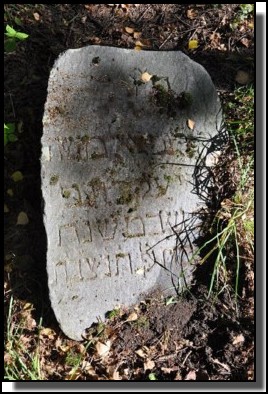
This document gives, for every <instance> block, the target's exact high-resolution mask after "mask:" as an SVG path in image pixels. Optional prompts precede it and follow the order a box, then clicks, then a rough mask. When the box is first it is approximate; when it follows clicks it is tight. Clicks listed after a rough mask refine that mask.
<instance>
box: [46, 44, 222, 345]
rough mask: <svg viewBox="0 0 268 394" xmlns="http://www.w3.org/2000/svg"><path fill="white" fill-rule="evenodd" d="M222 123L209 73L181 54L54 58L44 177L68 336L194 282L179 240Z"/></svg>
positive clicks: (57, 304) (52, 277)
mask: <svg viewBox="0 0 268 394" xmlns="http://www.w3.org/2000/svg"><path fill="white" fill-rule="evenodd" d="M220 122H221V114H220V104H219V100H218V97H217V93H216V90H215V88H214V86H213V83H212V81H211V78H210V77H209V75H208V74H207V72H206V71H205V69H204V68H203V67H202V66H200V65H199V64H197V63H195V62H193V61H192V60H190V58H189V57H187V56H186V55H184V54H183V53H182V52H179V51H171V52H160V51H158V52H153V51H152V52H151V51H150V52H149V51H134V50H129V49H120V48H110V47H99V46H89V47H86V48H81V49H75V50H68V51H67V52H65V53H64V54H63V55H61V56H60V57H59V58H58V60H57V61H56V62H55V65H54V67H53V69H52V71H51V74H50V79H49V84H48V97H47V102H46V105H45V113H44V118H43V125H44V133H43V137H42V158H41V172H42V191H43V197H44V202H45V211H44V222H45V227H46V232H47V271H48V280H49V289H50V298H51V303H52V307H53V309H54V312H55V315H56V317H57V319H58V321H59V323H60V325H61V328H62V330H63V331H64V332H65V334H66V335H67V336H69V337H70V338H73V339H75V340H81V339H82V335H83V332H84V331H85V329H86V328H87V327H90V325H91V324H92V323H93V322H96V321H97V319H98V317H101V318H104V315H105V313H106V312H107V311H109V310H112V309H114V308H115V307H116V306H119V305H127V306H129V305H131V304H134V303H136V302H138V301H139V300H140V299H141V298H142V297H144V296H145V295H146V294H147V293H148V292H151V291H153V290H157V291H159V292H162V293H163V294H164V295H167V296H168V295H170V294H174V292H175V291H177V290H179V291H180V290H181V289H182V288H183V286H185V284H189V285H190V283H191V280H192V273H193V269H194V265H193V264H190V263H189V262H188V261H187V260H188V258H186V255H187V253H185V254H184V255H183V254H182V253H181V248H180V245H179V244H178V237H177V235H176V234H178V231H179V228H180V223H181V222H183V220H184V218H185V217H187V215H188V216H189V215H192V214H193V213H194V212H196V211H197V210H198V209H199V208H200V206H201V200H200V197H199V196H198V193H196V192H195V191H194V186H193V177H194V170H195V163H196V160H197V157H198V155H200V152H201V148H202V146H203V141H205V140H209V139H210V138H212V137H213V136H215V135H216V134H217V133H218V129H219V125H220ZM195 236H196V234H194V232H193V233H191V234H190V235H189V236H188V237H187V241H188V243H189V245H185V249H186V251H187V250H188V252H189V254H190V252H191V253H192V250H191V247H192V245H191V244H192V241H193V239H194V237H195ZM187 248H188V249H187Z"/></svg>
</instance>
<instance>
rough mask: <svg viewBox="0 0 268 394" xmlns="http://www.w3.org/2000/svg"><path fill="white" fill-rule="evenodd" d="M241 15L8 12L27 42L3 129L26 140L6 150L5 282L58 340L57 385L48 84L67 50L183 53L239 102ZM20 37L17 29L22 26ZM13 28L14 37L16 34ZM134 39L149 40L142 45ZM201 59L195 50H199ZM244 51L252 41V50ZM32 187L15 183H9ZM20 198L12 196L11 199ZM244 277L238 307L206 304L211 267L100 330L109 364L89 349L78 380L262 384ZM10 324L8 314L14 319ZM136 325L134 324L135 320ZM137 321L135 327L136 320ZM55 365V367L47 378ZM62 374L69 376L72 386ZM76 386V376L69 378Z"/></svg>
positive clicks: (246, 62)
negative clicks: (47, 183)
mask: <svg viewBox="0 0 268 394" xmlns="http://www.w3.org/2000/svg"><path fill="white" fill-rule="evenodd" d="M238 11H239V5H238V4H222V5H221V7H216V5H211V4H206V5H204V4H203V5H196V4H188V5H185V4H182V5H176V4H159V5H156V4H152V5H150V4H140V5H124V4H121V5H116V6H113V7H112V6H109V5H104V4H88V5H84V4H53V5H46V4H36V5H31V4H21V5H19V4H17V5H16V4H6V5H5V22H7V23H10V24H12V23H11V21H14V18H15V17H16V18H19V20H20V22H21V26H16V28H17V30H18V31H23V32H26V33H27V34H29V38H28V39H27V40H25V41H23V42H19V43H18V45H17V49H16V51H15V52H13V53H9V54H5V86H4V87H5V122H6V123H7V122H15V123H16V124H17V125H19V127H18V129H19V130H18V131H19V132H18V136H19V139H18V141H17V142H16V143H10V144H8V145H7V146H6V149H5V203H6V204H7V206H8V209H9V212H8V213H6V214H5V275H6V280H7V281H8V283H10V288H11V289H12V292H13V295H14V297H15V298H17V299H19V300H22V301H23V302H28V303H32V304H33V306H34V311H33V316H34V318H35V320H36V321H39V319H40V316H42V317H43V326H45V327H49V328H51V329H53V330H54V332H55V333H56V336H55V337H53V338H52V339H51V341H48V340H47V342H46V345H45V346H46V348H47V349H50V351H47V352H46V356H45V364H46V366H44V371H46V375H45V378H46V379H48V380H61V379H66V373H67V372H66V371H67V369H66V366H64V365H63V364H64V362H63V360H65V358H64V354H63V350H60V349H59V346H58V347H57V346H56V343H57V340H59V338H60V340H61V341H63V342H64V343H66V344H68V346H70V347H71V346H73V347H74V349H76V347H79V345H78V344H77V343H76V344H75V343H74V341H70V340H68V339H66V338H64V335H63V334H62V333H61V330H60V328H59V327H58V323H57V321H56V319H55V317H54V314H53V311H52V309H51V307H50V302H49V296H48V288H47V274H46V234H45V229H44V226H43V217H42V215H43V211H42V204H43V203H42V195H41V180H40V162H39V160H40V152H41V146H40V139H41V135H42V116H43V109H44V104H45V100H46V95H47V90H46V89H47V83H48V77H49V72H50V70H51V68H52V66H53V63H54V61H55V59H56V58H57V57H58V55H59V54H60V53H61V52H63V51H65V50H66V49H69V48H79V47H82V46H85V45H91V44H97V45H111V46H116V47H124V48H134V47H135V45H138V44H137V43H136V41H138V40H139V41H141V42H142V43H143V44H144V47H142V50H182V51H183V52H185V53H186V54H187V55H189V56H190V57H191V58H192V59H194V60H195V61H197V62H199V63H201V64H202V65H203V66H204V67H205V68H206V69H207V71H208V72H209V74H210V75H211V77H212V80H213V82H214V84H215V86H216V88H217V90H218V92H219V94H220V95H221V96H222V97H228V95H231V94H232V92H233V89H234V86H235V76H236V73H237V71H238V70H244V71H246V72H247V73H249V75H250V76H251V77H252V75H253V56H254V42H253V32H252V29H250V27H249V21H247V20H245V21H243V23H241V29H235V30H232V29H230V23H231V22H232V21H234V19H235V17H236V16H237V13H238ZM13 26H14V23H13ZM14 27H15V26H14ZM126 27H129V28H133V29H134V30H135V32H138V33H141V34H140V38H139V39H135V38H134V37H133V33H132V34H130V33H128V32H127V31H126ZM194 38H198V41H199V47H198V48H197V49H196V50H194V51H190V50H188V42H189V40H190V39H194ZM245 38H246V39H247V41H245V40H243V39H245ZM17 170H19V171H21V172H22V174H23V176H24V179H23V181H21V182H17V183H14V182H13V180H12V179H11V175H12V174H13V173H14V171H17ZM8 189H12V190H13V192H14V195H13V196H10V194H8V193H7V190H8ZM21 211H25V212H27V215H28V218H29V223H28V224H27V226H18V225H16V222H17V216H18V213H19V212H21ZM251 270H252V265H250V268H249V269H248V270H247V271H245V273H244V276H243V279H242V283H241V297H240V299H239V300H238V302H235V300H234V298H233V296H232V294H231V292H228V291H227V292H224V293H223V294H222V295H220V296H219V297H218V298H217V299H212V300H211V299H210V300H207V298H206V295H207V289H208V285H209V281H210V277H211V276H210V275H211V272H210V267H209V266H206V267H205V268H204V267H203V268H202V271H200V273H199V274H198V275H199V278H200V280H199V279H198V276H197V279H196V283H198V285H195V286H194V287H193V288H192V289H191V292H188V293H187V294H185V295H183V296H182V297H180V298H178V299H174V300H171V301H170V302H171V303H170V304H169V302H168V300H165V299H164V298H163V297H162V296H161V295H160V296H159V295H158V296H156V295H151V296H150V297H148V298H147V299H145V300H144V301H143V303H141V304H140V305H138V306H136V307H135V308H136V309H132V310H125V311H121V312H120V314H119V316H116V317H114V318H111V319H109V320H108V322H107V325H106V326H105V329H104V330H103V332H102V334H101V335H99V333H98V332H97V331H96V330H97V327H98V326H96V327H95V326H93V327H92V328H91V332H90V331H89V334H88V335H89V337H92V338H93V339H94V340H95V338H96V335H97V334H98V338H99V340H100V341H102V342H105V341H107V340H110V341H111V345H110V352H109V356H107V357H104V358H103V357H100V356H99V355H98V354H96V351H95V350H94V349H93V348H92V349H91V348H89V350H88V351H87V353H86V354H87V355H86V358H85V360H88V362H89V361H90V363H91V365H92V366H93V367H94V373H91V372H86V369H85V370H83V371H80V375H79V378H78V380H94V379H95V380H96V379H104V380H107V379H111V380H115V379H122V380H148V376H149V374H150V373H153V375H150V376H151V378H150V379H153V377H155V378H156V379H157V380H161V381H166V380H217V381H218V380H224V381H226V380H229V381H234V380H235V381H248V380H253V379H254V375H253V370H254V355H253V350H254V321H253V316H254V311H253V309H252V303H251V304H250V305H251V307H250V308H249V307H248V306H247V303H248V298H249V297H251V298H253V281H252V276H251V277H250V275H249V274H250V272H251ZM5 312H6V314H7V310H6V311H5ZM133 313H134V315H133V316H134V317H136V315H137V318H135V319H134V318H133V320H131V319H130V320H128V319H129V317H130V316H131V314H133ZM135 313H136V315H135ZM48 365H50V366H51V365H52V367H50V368H48ZM64 374H65V375H64ZM71 378H73V379H76V380H77V378H74V376H72V375H71Z"/></svg>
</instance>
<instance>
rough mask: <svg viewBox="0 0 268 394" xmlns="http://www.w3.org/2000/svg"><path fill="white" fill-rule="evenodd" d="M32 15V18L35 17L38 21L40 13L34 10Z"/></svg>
mask: <svg viewBox="0 0 268 394" xmlns="http://www.w3.org/2000/svg"><path fill="white" fill-rule="evenodd" d="M33 16H34V19H35V20H36V21H39V20H40V15H39V14H38V12H34V13H33Z"/></svg>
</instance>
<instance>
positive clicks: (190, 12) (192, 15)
mask: <svg viewBox="0 0 268 394" xmlns="http://www.w3.org/2000/svg"><path fill="white" fill-rule="evenodd" d="M196 16H197V12H196V11H195V10H193V9H190V10H187V18H189V19H194V18H195V17H196Z"/></svg>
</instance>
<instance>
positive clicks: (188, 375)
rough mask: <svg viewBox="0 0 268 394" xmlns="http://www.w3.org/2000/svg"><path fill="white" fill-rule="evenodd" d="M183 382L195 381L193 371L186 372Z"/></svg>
mask: <svg viewBox="0 0 268 394" xmlns="http://www.w3.org/2000/svg"><path fill="white" fill-rule="evenodd" d="M184 380H196V373H195V371H190V372H188V373H187V375H186V377H185V379H184Z"/></svg>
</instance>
